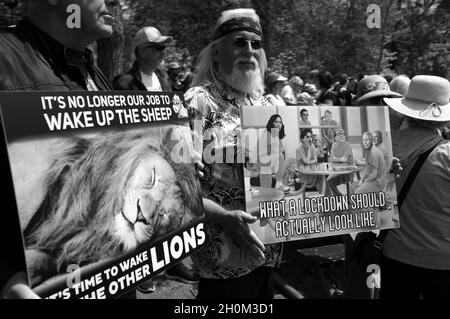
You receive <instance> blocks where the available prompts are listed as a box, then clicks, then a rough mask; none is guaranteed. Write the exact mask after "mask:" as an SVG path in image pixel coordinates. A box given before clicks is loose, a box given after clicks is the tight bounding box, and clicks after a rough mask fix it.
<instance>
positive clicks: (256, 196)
mask: <svg viewBox="0 0 450 319" xmlns="http://www.w3.org/2000/svg"><path fill="white" fill-rule="evenodd" d="M245 198H246V205H247V206H246V208H247V209H246V211H247V213H249V214H253V215H254V214H255V213H259V203H260V202H267V201H279V200H282V199H283V198H284V192H283V191H281V190H278V189H275V188H267V187H258V186H251V187H250V188H248V187H246V191H245Z"/></svg>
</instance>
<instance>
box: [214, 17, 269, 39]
mask: <svg viewBox="0 0 450 319" xmlns="http://www.w3.org/2000/svg"><path fill="white" fill-rule="evenodd" d="M234 31H249V32H253V33H256V34H257V35H259V36H260V37H262V29H261V25H260V24H259V23H258V22H257V21H256V20H254V19H253V18H250V17H239V18H234V19H230V20H228V21H225V22H224V23H222V24H221V25H220V26H219V27H218V28H217V29H216V31H215V32H214V38H213V40H217V39H218V38H220V37H223V36H224V35H226V34H228V33H231V32H234Z"/></svg>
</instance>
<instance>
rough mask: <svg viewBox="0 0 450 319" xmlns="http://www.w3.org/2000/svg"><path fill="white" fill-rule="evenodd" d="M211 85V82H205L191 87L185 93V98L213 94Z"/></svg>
mask: <svg viewBox="0 0 450 319" xmlns="http://www.w3.org/2000/svg"><path fill="white" fill-rule="evenodd" d="M210 86H211V83H210V82H204V83H201V84H199V85H195V86H192V87H190V88H189V89H188V90H187V91H186V93H184V98H185V100H188V99H192V98H194V97H198V96H212V93H211V89H210Z"/></svg>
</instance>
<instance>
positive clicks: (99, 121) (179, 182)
mask: <svg viewBox="0 0 450 319" xmlns="http://www.w3.org/2000/svg"><path fill="white" fill-rule="evenodd" d="M0 107H1V113H2V119H3V127H4V132H5V136H6V141H7V153H8V157H9V162H10V168H11V174H12V178H13V185H14V194H15V198H16V203H17V210H18V215H19V219H20V225H21V231H22V234H23V242H24V249H25V255H26V262H27V270H28V275H29V278H30V284H31V286H32V287H33V288H36V287H37V286H42V287H44V286H45V287H46V288H45V289H37V290H38V291H40V293H42V296H43V297H49V296H51V297H55V298H58V297H60V298H82V297H88V298H90V297H96V298H108V297H118V296H120V295H121V294H123V293H125V292H127V291H128V290H130V289H132V288H133V287H134V286H135V285H136V284H137V283H138V282H141V281H142V280H145V279H148V278H151V277H152V276H154V275H156V274H157V273H158V272H160V271H162V270H163V269H166V268H169V267H171V266H172V265H173V264H174V263H176V262H179V261H180V260H181V259H182V258H184V257H186V256H188V255H189V254H191V253H192V252H194V251H196V249H198V248H199V247H200V246H201V244H202V243H203V241H204V238H203V237H204V236H203V235H204V234H203V233H202V231H201V230H198V229H197V227H199V226H198V225H202V223H201V222H200V221H199V217H201V216H202V215H203V206H202V195H201V189H200V184H199V181H198V178H197V174H196V170H195V167H194V165H193V164H192V160H191V158H190V154H192V152H191V148H192V141H191V134H190V129H189V126H188V123H187V116H186V115H187V114H186V113H187V112H184V111H183V110H185V108H184V105H183V99H182V96H181V97H180V96H179V95H177V94H176V93H172V92H164V93H154V92H142V93H137V92H120V93H117V92H111V93H107V92H20V93H19V92H1V93H0ZM106 111H109V112H113V113H112V114H113V116H108V115H107V114H108V113H104V114H105V116H104V117H101V116H97V115H96V114H101V112H106ZM87 112H90V113H87ZM45 114H46V115H47V119H46V118H45V116H44V115H45ZM58 114H59V115H58ZM80 114H81V115H80ZM109 114H111V113H109ZM58 116H59V117H60V118H58ZM52 121H53V122H52ZM52 123H53V124H52ZM52 128H53V129H52ZM175 150H176V151H175ZM189 221H192V222H193V223H194V224H193V225H194V226H195V227H194V226H192V227H194V233H191V232H190V231H189V232H188V235H183V236H181V237H180V235H176V234H173V236H172V235H171V236H172V237H170V238H169V237H167V238H166V237H164V236H169V235H168V234H172V232H177V231H181V230H182V229H184V228H183V227H185V226H186V225H187V223H188V222H189ZM161 238H166V239H167V240H169V242H172V241H175V244H174V247H175V248H177V247H183V248H184V250H182V251H181V250H179V249H178V250H176V249H175V248H174V249H175V250H176V252H175V253H174V254H173V255H170V254H169V255H168V254H166V250H167V251H168V252H169V253H170V252H172V250H171V249H172V248H171V247H170V245H169V246H167V245H168V244H166V246H167V247H168V248H165V247H166V246H164V241H162V242H159V241H158V240H160V239H161ZM180 238H181V239H180ZM202 238H203V239H202ZM157 243H160V245H159V246H158V245H157ZM150 247H151V248H150ZM186 248H187V249H186ZM146 249H150V250H149V251H147V254H148V256H149V258H147V259H146V260H145V261H144V259H145V258H144V255H143V253H144V251H145V250H146ZM151 249H153V250H151ZM152 251H153V253H152ZM161 252H162V254H163V255H164V256H165V257H164V258H163V260H164V262H163V263H161V261H160V260H159V259H158V258H161V257H154V258H155V260H156V262H159V265H162V264H163V265H162V266H160V267H159V268H158V269H154V268H152V269H151V265H152V264H151V263H152V259H151V256H160V255H161ZM169 256H172V258H169ZM174 256H175V257H176V258H175V257H174ZM125 257H126V258H127V259H128V260H129V262H130V263H133V267H130V268H129V269H125V270H122V271H119V272H118V274H117V275H120V274H121V275H122V276H124V277H123V279H120V278H121V277H119V278H116V277H114V276H111V278H108V277H107V275H108V274H107V273H106V272H105V270H106V269H110V270H111V271H112V268H114V267H119V266H120V265H119V263H120V262H123V261H124V260H125V259H123V258H125ZM138 261H141V262H138ZM74 265H76V266H77V267H81V268H80V269H81V276H80V277H79V279H77V280H76V282H75V283H72V284H73V285H72V287H70V288H69V287H66V288H69V290H65V289H60V288H61V287H62V286H61V279H60V278H62V277H64V275H66V271H67V269H69V268H70V269H73V266H74ZM94 265H95V267H94ZM99 265H100V266H99ZM146 265H147V267H146ZM92 267H94V268H92ZM96 267H97V268H96ZM99 267H100V268H99ZM102 267H105V269H103V268H102ZM127 275H128V277H126V276H127ZM66 277H67V276H66ZM112 277H114V278H116V279H117V280H118V281H117V287H116V288H114V287H111V290H108V288H109V286H105V285H106V284H107V283H108V280H112ZM131 277H133V278H131ZM128 278H131V279H132V280H131V279H128ZM55 282H58V285H60V286H58V287H57V288H55V287H56V286H54V284H55ZM67 282H70V280H67V278H65V279H64V281H63V285H66V286H67ZM59 292H60V294H59V295H58V293H59ZM55 294H56V295H55Z"/></svg>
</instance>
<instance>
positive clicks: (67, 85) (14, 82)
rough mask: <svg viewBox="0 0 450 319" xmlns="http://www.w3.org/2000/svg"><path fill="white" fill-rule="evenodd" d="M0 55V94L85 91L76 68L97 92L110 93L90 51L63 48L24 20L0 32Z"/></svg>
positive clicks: (106, 82) (82, 79)
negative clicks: (86, 76)
mask: <svg viewBox="0 0 450 319" xmlns="http://www.w3.org/2000/svg"><path fill="white" fill-rule="evenodd" d="M0 52H1V54H0V90H4V91H11V90H58V91H61V90H64V91H67V90H86V89H87V88H86V83H85V80H84V76H83V74H82V71H80V68H79V65H84V68H85V69H86V70H87V71H88V72H89V75H90V76H91V77H92V79H93V80H94V82H95V84H96V85H97V87H98V88H99V89H100V90H110V89H112V87H111V85H110V84H109V82H108V80H107V79H106V77H105V76H104V75H103V74H102V73H101V71H100V70H99V69H98V68H97V67H96V66H94V65H93V61H92V54H91V52H90V50H88V49H86V51H85V52H77V51H74V50H71V49H68V48H65V47H64V46H63V45H62V44H61V43H59V42H57V41H56V40H54V39H53V38H51V37H50V36H49V35H47V34H46V33H44V32H43V31H41V30H40V29H38V28H37V27H36V26H34V25H33V24H32V23H31V22H30V21H29V20H27V19H24V20H22V21H21V22H19V23H18V24H17V26H16V27H14V28H6V29H2V30H0Z"/></svg>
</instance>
